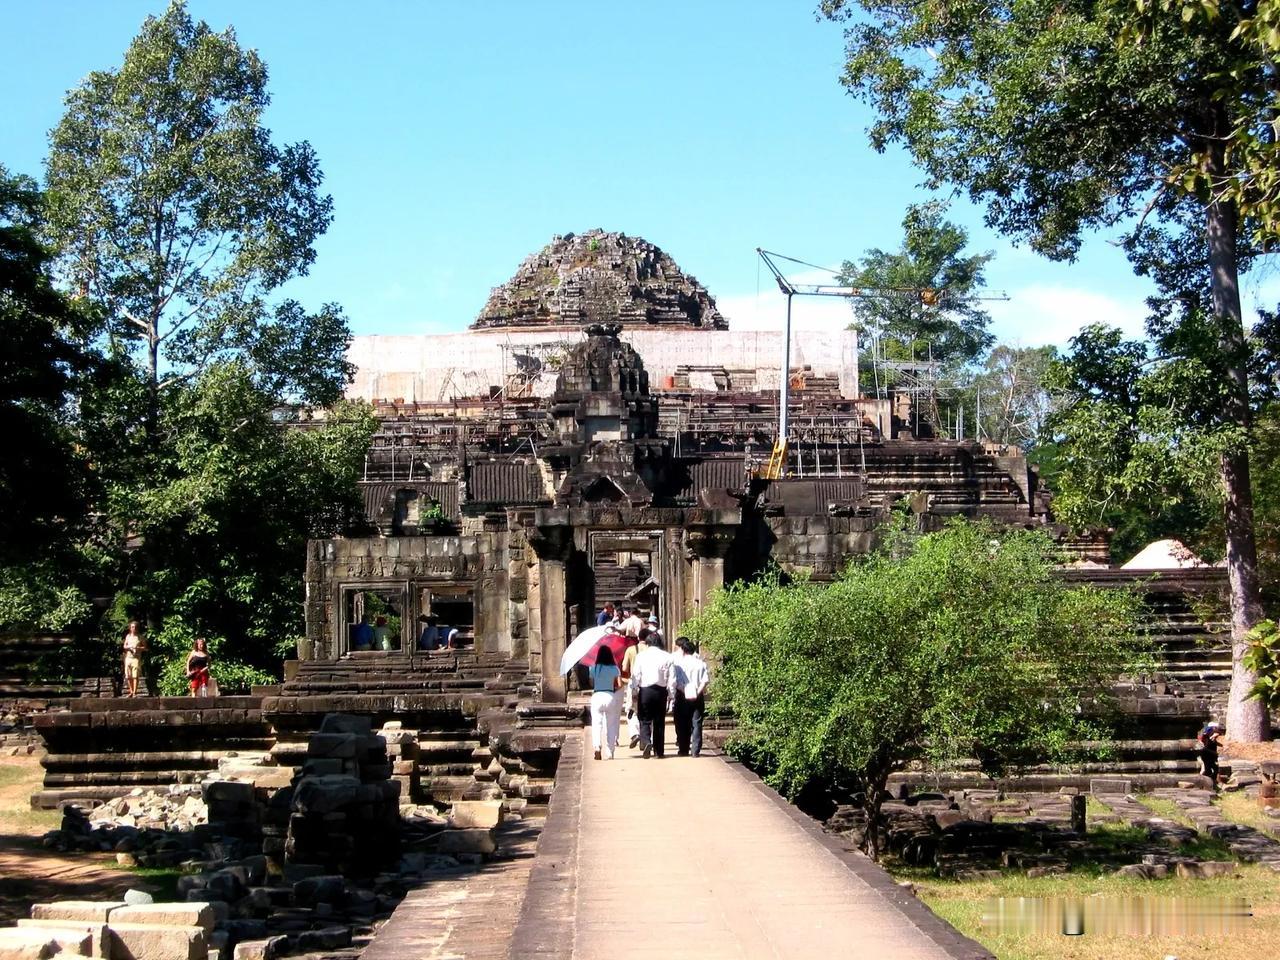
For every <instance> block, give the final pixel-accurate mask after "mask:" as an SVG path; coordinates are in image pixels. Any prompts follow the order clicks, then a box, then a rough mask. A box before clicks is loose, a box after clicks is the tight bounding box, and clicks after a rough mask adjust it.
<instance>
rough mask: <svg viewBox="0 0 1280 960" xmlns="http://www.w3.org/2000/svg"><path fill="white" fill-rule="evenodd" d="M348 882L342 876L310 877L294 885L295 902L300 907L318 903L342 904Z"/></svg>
mask: <svg viewBox="0 0 1280 960" xmlns="http://www.w3.org/2000/svg"><path fill="white" fill-rule="evenodd" d="M345 892H346V881H345V880H343V879H342V877H340V876H336V875H330V876H323V877H308V878H307V879H305V880H299V881H298V882H297V883H295V884H294V885H293V902H294V903H295V904H297V905H298V906H300V907H309V906H312V905H313V904H317V903H341V902H342V897H343V894H344V893H345Z"/></svg>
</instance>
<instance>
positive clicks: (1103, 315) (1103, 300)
mask: <svg viewBox="0 0 1280 960" xmlns="http://www.w3.org/2000/svg"><path fill="white" fill-rule="evenodd" d="M986 306H987V309H988V312H989V313H990V314H991V332H992V333H993V334H995V336H996V338H997V339H998V340H1002V341H1006V342H1010V343H1014V342H1016V343H1020V344H1022V345H1023V346H1027V347H1039V346H1044V345H1046V344H1053V345H1054V346H1057V347H1066V346H1067V345H1068V344H1067V341H1069V340H1070V339H1071V338H1072V337H1074V336H1075V335H1076V334H1077V333H1079V332H1080V330H1081V329H1082V328H1083V327H1086V326H1088V325H1089V324H1091V323H1102V324H1106V325H1107V326H1112V327H1119V328H1120V329H1121V330H1123V331H1124V333H1125V335H1126V336H1128V337H1132V338H1141V337H1143V336H1144V329H1143V322H1144V321H1145V319H1146V316H1147V306H1146V303H1145V302H1144V301H1143V298H1142V297H1141V296H1138V295H1135V296H1131V297H1124V296H1114V295H1112V294H1108V293H1099V292H1097V291H1095V290H1086V289H1082V288H1080V287H1068V286H1062V285H1035V284H1033V285H1031V286H1026V287H1020V288H1018V289H1014V290H1010V291H1009V299H1008V300H997V301H992V302H990V303H988V304H987V305H986Z"/></svg>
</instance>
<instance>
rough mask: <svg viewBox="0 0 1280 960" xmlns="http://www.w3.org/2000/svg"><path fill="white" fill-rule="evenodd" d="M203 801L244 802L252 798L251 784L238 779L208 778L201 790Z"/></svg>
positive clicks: (249, 801)
mask: <svg viewBox="0 0 1280 960" xmlns="http://www.w3.org/2000/svg"><path fill="white" fill-rule="evenodd" d="M201 793H202V795H203V798H204V802H205V803H210V802H214V801H216V802H221V803H244V804H251V803H253V800H254V794H253V784H252V783H242V782H241V781H239V780H210V781H209V782H208V783H206V784H205V785H204V788H203V790H202V791H201Z"/></svg>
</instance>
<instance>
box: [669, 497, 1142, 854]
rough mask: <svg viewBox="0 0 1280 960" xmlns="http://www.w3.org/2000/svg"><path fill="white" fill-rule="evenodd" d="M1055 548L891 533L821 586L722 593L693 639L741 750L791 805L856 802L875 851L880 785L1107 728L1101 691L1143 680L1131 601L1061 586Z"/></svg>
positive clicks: (1044, 749)
mask: <svg viewBox="0 0 1280 960" xmlns="http://www.w3.org/2000/svg"><path fill="white" fill-rule="evenodd" d="M1054 562H1055V553H1054V548H1053V546H1052V544H1051V542H1050V541H1049V540H1048V538H1046V537H1044V536H1043V535H1041V534H1038V533H1029V532H1026V531H1012V532H1000V531H997V530H996V529H995V528H994V527H992V526H990V525H988V524H985V523H969V522H966V521H963V520H956V521H953V522H952V523H950V524H949V525H948V526H947V527H946V528H945V529H944V530H942V531H941V532H939V533H934V534H929V535H926V536H915V535H912V536H908V535H907V534H906V533H905V527H902V526H899V527H897V528H896V529H895V530H894V531H893V532H892V534H891V536H890V538H889V541H888V544H887V546H886V548H885V549H883V550H882V551H881V552H879V553H877V554H875V555H873V556H871V557H869V558H867V559H866V560H865V561H863V562H860V563H855V564H853V565H851V566H850V567H849V569H848V570H847V571H846V572H845V573H844V575H843V576H841V577H840V578H839V579H837V580H836V581H835V582H834V583H832V584H831V585H830V586H821V585H818V584H815V583H811V582H799V583H794V584H790V585H783V584H782V583H780V582H779V581H778V580H777V579H776V578H775V579H765V580H762V581H759V582H754V583H740V584H735V585H733V586H731V587H729V588H728V589H726V590H724V591H721V592H719V593H717V594H716V595H715V596H714V598H713V599H712V601H711V603H710V604H709V605H708V607H707V608H706V609H705V611H704V612H703V613H702V614H701V615H700V616H699V617H697V618H696V620H694V621H693V622H692V623H690V624H689V625H687V627H686V629H687V630H688V631H689V632H690V635H691V636H693V637H696V638H697V639H698V640H699V641H701V642H702V643H703V644H705V645H706V647H707V649H708V650H710V651H711V652H712V653H713V654H714V655H715V656H716V657H717V658H718V659H719V660H720V663H721V665H720V667H719V669H718V670H717V671H716V675H715V678H714V680H713V682H712V687H711V696H712V699H713V701H714V702H716V703H718V704H720V705H721V706H725V707H728V708H730V709H732V711H733V714H734V716H735V717H736V718H737V720H738V725H739V728H738V734H737V735H736V736H737V741H736V744H735V749H738V750H740V751H745V752H747V753H748V754H750V755H751V756H753V757H754V758H756V759H757V760H759V761H761V762H762V763H763V765H764V766H765V767H766V769H767V776H768V779H769V781H770V782H771V783H773V784H775V785H777V786H778V787H779V788H780V789H782V790H783V791H785V792H787V793H788V794H790V795H793V796H794V795H795V794H797V793H799V792H800V791H801V790H802V789H803V788H804V787H806V786H807V785H809V784H811V783H814V782H824V783H829V784H830V783H834V784H848V785H852V786H853V787H854V788H855V789H857V790H858V791H859V792H862V793H863V794H864V795H865V809H866V811H867V814H868V823H869V824H870V825H871V829H869V830H868V831H867V840H868V844H869V846H870V852H871V854H872V855H873V856H877V855H878V853H879V839H878V836H879V832H880V831H879V827H880V808H881V804H882V802H883V801H884V799H885V796H886V783H887V780H888V777H889V776H890V774H892V773H893V772H895V771H897V770H901V769H902V768H903V767H904V766H906V765H907V764H909V763H912V762H917V761H922V762H925V763H928V764H931V765H933V766H942V765H946V764H949V763H953V762H955V761H958V760H963V759H970V758H973V759H976V760H978V762H979V763H980V764H981V766H982V769H983V770H984V771H986V772H987V773H990V774H999V773H1002V772H1004V771H1007V770H1016V769H1018V768H1022V767H1025V766H1026V765H1027V764H1030V763H1033V762H1037V761H1041V760H1052V759H1062V758H1065V757H1068V756H1070V755H1071V754H1072V753H1073V744H1076V743H1079V742H1081V741H1084V740H1096V739H1101V738H1102V737H1103V736H1104V735H1105V734H1106V732H1107V729H1108V727H1107V711H1108V706H1109V704H1110V701H1111V698H1112V687H1113V685H1114V683H1115V682H1116V680H1117V678H1118V677H1119V676H1120V675H1121V674H1123V673H1126V672H1130V671H1133V670H1137V669H1144V668H1145V664H1146V662H1147V661H1146V659H1145V658H1144V656H1143V652H1144V651H1143V648H1142V646H1141V643H1140V641H1139V638H1138V636H1137V633H1136V631H1135V603H1136V601H1135V598H1134V597H1133V595H1131V594H1129V593H1127V592H1124V591H1116V590H1099V589H1095V588H1092V587H1069V586H1068V585H1067V584H1066V583H1065V582H1064V581H1063V580H1061V579H1060V578H1059V577H1058V576H1056V575H1055V572H1054Z"/></svg>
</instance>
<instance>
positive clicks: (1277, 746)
mask: <svg viewBox="0 0 1280 960" xmlns="http://www.w3.org/2000/svg"><path fill="white" fill-rule="evenodd" d="M1232 758H1235V759H1236V760H1252V761H1254V762H1255V763H1261V762H1262V761H1263V760H1280V742H1277V741H1275V740H1273V741H1271V742H1270V743H1236V742H1235V741H1233V740H1228V741H1227V742H1226V745H1225V746H1223V748H1222V759H1223V760H1230V759H1232Z"/></svg>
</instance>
